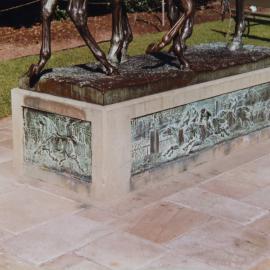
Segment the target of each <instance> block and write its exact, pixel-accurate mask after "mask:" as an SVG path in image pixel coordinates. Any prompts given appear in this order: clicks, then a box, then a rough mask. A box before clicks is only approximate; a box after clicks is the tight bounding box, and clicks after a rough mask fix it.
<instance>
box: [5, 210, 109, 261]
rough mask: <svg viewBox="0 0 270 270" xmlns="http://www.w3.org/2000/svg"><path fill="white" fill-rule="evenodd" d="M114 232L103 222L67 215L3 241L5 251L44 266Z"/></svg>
mask: <svg viewBox="0 0 270 270" xmlns="http://www.w3.org/2000/svg"><path fill="white" fill-rule="evenodd" d="M111 232H112V229H111V228H108V227H106V226H103V225H102V224H101V223H98V222H94V221H90V220H89V219H86V218H83V217H79V216H75V215H68V216H65V217H61V218H57V219H53V220H51V221H50V222H48V223H45V224H42V225H40V226H37V227H36V228H34V229H32V230H29V231H27V232H25V233H22V234H20V235H18V236H16V237H13V238H11V239H9V240H7V241H4V242H3V243H2V248H3V249H4V250H5V251H6V252H8V253H10V254H13V255H16V256H18V257H19V258H22V259H24V260H25V261H27V262H29V263H32V264H35V265H41V264H45V263H46V262H48V261H52V260H53V259H55V258H57V257H59V256H62V255H64V254H65V253H69V252H71V251H72V250H74V249H78V248H80V247H82V246H84V245H86V244H87V243H89V242H91V241H93V240H95V239H97V238H100V237H102V236H104V235H106V234H108V233H111Z"/></svg>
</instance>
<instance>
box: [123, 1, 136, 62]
mask: <svg viewBox="0 0 270 270" xmlns="http://www.w3.org/2000/svg"><path fill="white" fill-rule="evenodd" d="M122 12H123V21H122V29H123V33H124V43H123V48H122V51H121V62H125V61H126V60H127V51H128V46H129V44H130V43H131V42H132V41H133V34H132V29H131V26H130V23H129V20H128V16H127V10H126V6H125V3H124V2H123V9H122Z"/></svg>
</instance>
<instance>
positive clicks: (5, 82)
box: [0, 21, 270, 118]
mask: <svg viewBox="0 0 270 270" xmlns="http://www.w3.org/2000/svg"><path fill="white" fill-rule="evenodd" d="M232 27H233V26H232ZM227 30H228V21H225V22H223V23H222V22H220V21H218V22H209V23H204V24H200V25H196V26H195V29H194V34H193V36H192V38H191V39H190V40H189V42H188V44H189V45H194V44H200V43H208V42H215V41H221V42H226V38H225V37H224V34H223V33H224V32H227ZM161 36H162V33H157V34H149V35H144V36H142V37H138V38H136V39H135V40H134V42H133V43H132V44H131V46H130V49H129V54H130V55H136V54H143V53H144V51H145V48H146V47H147V45H148V44H149V43H151V42H154V41H157V40H159V39H160V38H161ZM244 42H245V43H246V44H254V45H260V46H269V47H270V27H269V26H262V25H258V26H255V27H252V30H251V37H250V38H245V40H244ZM108 47H109V44H103V45H102V48H103V49H104V50H108ZM37 60H38V57H37V56H29V57H23V58H18V59H15V60H9V61H0V118H1V117H4V116H7V115H9V114H10V113H11V108H10V104H11V100H10V90H11V89H12V88H14V87H16V86H17V85H18V79H19V78H20V76H21V75H22V74H24V73H25V72H26V71H27V70H28V67H29V66H30V64H31V63H35V62H37ZM90 61H93V57H92V55H91V53H89V50H88V49H87V48H85V47H83V48H76V49H70V50H66V51H61V52H58V53H54V54H53V56H52V58H51V60H50V61H49V63H48V66H47V67H57V66H70V65H76V64H80V63H87V62H90Z"/></svg>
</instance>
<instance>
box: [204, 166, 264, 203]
mask: <svg viewBox="0 0 270 270" xmlns="http://www.w3.org/2000/svg"><path fill="white" fill-rule="evenodd" d="M251 178H252V179H254V178H253V177H252V176H250V175H249V174H248V173H246V172H243V171H242V170H241V169H238V170H233V171H230V172H226V173H223V174H221V175H219V176H217V177H214V179H212V180H211V181H207V182H206V183H203V184H202V185H200V187H201V188H203V189H205V190H208V191H209V192H213V193H216V194H219V195H222V196H226V197H230V198H232V199H237V200H238V199H243V198H245V197H247V196H249V195H251V194H253V193H255V192H256V191H258V189H259V187H258V185H257V184H255V183H251V181H248V180H249V179H251ZM254 182H255V181H254Z"/></svg>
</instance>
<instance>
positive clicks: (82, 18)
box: [68, 0, 117, 75]
mask: <svg viewBox="0 0 270 270" xmlns="http://www.w3.org/2000/svg"><path fill="white" fill-rule="evenodd" d="M68 13H69V15H70V17H71V20H72V21H73V23H74V24H75V26H76V28H77V29H78V31H79V33H80V35H81V37H82V38H83V40H84V41H85V43H86V45H87V46H88V47H89V49H90V50H91V51H92V53H93V55H94V57H95V58H96V59H97V60H98V61H99V62H100V63H101V64H102V66H103V68H104V70H105V73H106V74H108V75H111V74H113V73H117V70H116V69H115V67H113V66H112V65H111V64H110V63H109V62H108V60H107V58H106V55H105V53H104V52H103V51H102V50H101V49H100V47H99V46H98V44H97V43H96V41H95V39H94V38H93V36H92V35H91V33H90V31H89V29H88V26H87V0H69V6H68Z"/></svg>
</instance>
